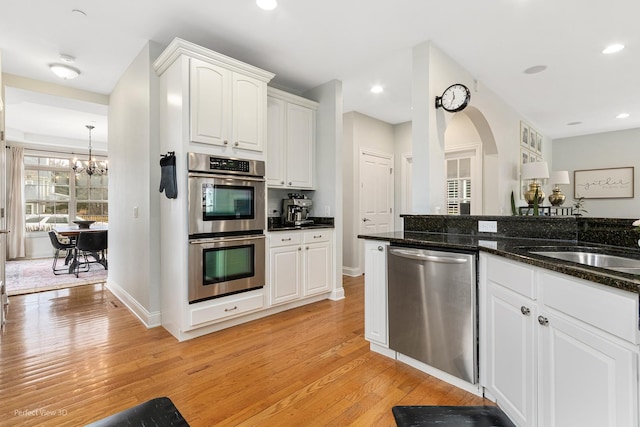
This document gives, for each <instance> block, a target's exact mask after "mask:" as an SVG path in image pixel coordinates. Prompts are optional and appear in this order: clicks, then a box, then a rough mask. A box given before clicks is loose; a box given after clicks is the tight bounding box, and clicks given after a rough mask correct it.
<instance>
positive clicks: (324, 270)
mask: <svg viewBox="0 0 640 427" xmlns="http://www.w3.org/2000/svg"><path fill="white" fill-rule="evenodd" d="M304 256H305V260H306V265H305V269H304V274H305V281H304V294H305V296H306V295H313V294H318V293H321V292H327V291H329V290H330V289H331V278H332V276H331V246H330V245H327V244H311V245H305V247H304Z"/></svg>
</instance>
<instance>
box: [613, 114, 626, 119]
mask: <svg viewBox="0 0 640 427" xmlns="http://www.w3.org/2000/svg"><path fill="white" fill-rule="evenodd" d="M627 117H629V113H620V114H618V115H617V116H616V119H626V118H627Z"/></svg>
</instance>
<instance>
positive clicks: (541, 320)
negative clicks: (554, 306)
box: [538, 316, 549, 326]
mask: <svg viewBox="0 0 640 427" xmlns="http://www.w3.org/2000/svg"><path fill="white" fill-rule="evenodd" d="M538 323H540V324H541V325H542V326H547V325H548V324H549V319H547V318H546V317H544V316H538Z"/></svg>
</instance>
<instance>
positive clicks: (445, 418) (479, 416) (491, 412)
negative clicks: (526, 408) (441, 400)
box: [392, 406, 515, 427]
mask: <svg viewBox="0 0 640 427" xmlns="http://www.w3.org/2000/svg"><path fill="white" fill-rule="evenodd" d="M392 411H393V417H394V418H395V420H396V424H397V425H398V427H418V426H438V427H515V425H514V424H513V423H512V422H511V420H509V418H508V417H507V416H506V415H505V413H504V412H502V411H501V410H500V408H498V407H497V406H394V407H393V409H392Z"/></svg>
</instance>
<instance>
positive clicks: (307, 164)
mask: <svg viewBox="0 0 640 427" xmlns="http://www.w3.org/2000/svg"><path fill="white" fill-rule="evenodd" d="M267 93H268V97H267V105H268V107H267V185H268V186H269V187H272V188H296V189H301V188H313V181H314V171H315V159H314V157H315V133H316V109H317V105H318V104H317V103H316V102H314V101H310V100H308V99H305V98H301V97H299V96H295V95H292V94H289V93H287V92H283V91H281V90H278V89H273V88H271V87H270V88H268V89H267Z"/></svg>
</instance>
